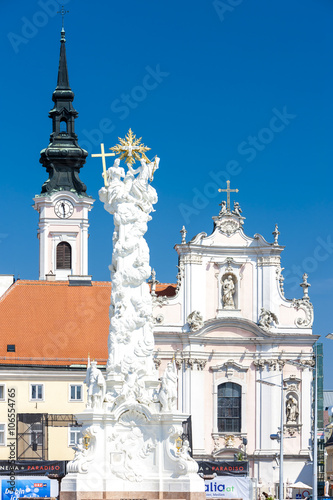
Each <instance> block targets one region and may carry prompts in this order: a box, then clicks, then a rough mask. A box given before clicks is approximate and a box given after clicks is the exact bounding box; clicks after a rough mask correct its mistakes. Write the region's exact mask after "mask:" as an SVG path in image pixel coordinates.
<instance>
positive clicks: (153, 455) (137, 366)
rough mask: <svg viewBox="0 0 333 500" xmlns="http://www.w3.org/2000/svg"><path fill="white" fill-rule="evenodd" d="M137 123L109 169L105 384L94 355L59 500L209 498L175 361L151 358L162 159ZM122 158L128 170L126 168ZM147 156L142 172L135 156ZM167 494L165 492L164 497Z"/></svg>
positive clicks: (104, 197)
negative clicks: (154, 217)
mask: <svg viewBox="0 0 333 500" xmlns="http://www.w3.org/2000/svg"><path fill="white" fill-rule="evenodd" d="M140 140H141V139H136V138H135V136H133V134H132V132H131V130H130V131H129V133H128V135H127V136H126V138H125V139H120V143H121V144H119V145H117V146H114V147H113V148H111V149H112V150H113V151H115V153H118V154H119V155H120V157H119V158H117V159H116V160H115V161H114V164H113V166H112V167H110V168H109V169H108V170H106V165H105V156H110V155H112V153H109V154H108V155H106V154H105V152H104V145H102V147H101V152H102V154H101V155H96V156H101V157H102V160H103V170H104V174H103V176H104V183H105V187H103V188H102V189H101V190H100V192H99V196H100V199H101V201H102V202H103V203H104V207H105V209H106V210H107V211H108V212H109V213H110V214H112V215H113V220H114V232H113V252H112V262H111V266H110V270H111V280H112V292H111V305H110V329H109V337H108V349H109V355H108V362H107V367H106V381H105V379H104V375H103V373H102V372H101V370H100V369H98V368H97V364H96V362H95V361H93V362H92V363H91V365H90V366H89V368H88V372H87V376H86V379H85V383H86V385H87V387H88V403H87V406H86V409H85V411H84V412H82V413H80V414H79V415H76V418H77V420H78V422H80V423H82V436H81V438H80V441H79V444H78V445H77V447H76V453H75V457H74V459H73V460H72V461H71V462H69V464H68V467H67V470H68V474H67V476H66V477H65V478H64V479H63V481H62V493H61V500H87V499H89V500H99V499H100V498H107V499H108V500H120V499H126V498H136V499H146V500H163V498H168V500H204V499H205V492H204V482H203V480H202V479H201V478H200V477H199V476H198V474H197V471H198V465H197V463H196V462H195V461H194V460H193V459H192V457H191V456H190V448H189V445H190V444H189V442H188V440H187V439H185V438H184V439H183V440H182V439H181V436H182V432H183V428H182V423H183V422H184V421H185V420H187V418H188V415H187V414H183V413H180V412H178V411H177V409H176V406H177V370H176V366H175V362H174V361H171V360H170V362H169V363H168V364H167V366H166V369H165V371H164V374H163V375H162V377H161V378H160V379H159V377H158V373H157V371H156V369H155V365H154V362H153V349H154V336H153V320H152V299H151V295H150V291H149V286H148V284H147V279H148V278H149V276H150V274H151V269H150V266H149V249H148V245H147V243H146V241H145V239H144V235H145V233H146V231H147V223H148V221H149V220H150V219H151V217H150V213H151V212H152V211H153V205H154V204H155V203H156V202H157V194H156V191H155V189H154V188H153V187H152V186H151V184H150V182H151V181H152V179H153V174H154V172H155V171H156V169H157V168H158V165H159V159H158V158H155V160H154V161H149V160H148V158H147V157H146V156H145V151H147V150H148V148H146V147H145V146H144V145H142V144H140ZM122 159H124V160H125V163H126V166H127V169H126V170H127V171H126V172H125V170H124V168H122V167H121V166H120V160H122ZM135 160H139V162H140V164H139V166H138V167H137V168H136V169H134V168H133V163H134V162H135ZM164 493H165V495H164Z"/></svg>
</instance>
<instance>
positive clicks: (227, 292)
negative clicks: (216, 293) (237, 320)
mask: <svg viewBox="0 0 333 500" xmlns="http://www.w3.org/2000/svg"><path fill="white" fill-rule="evenodd" d="M222 290H223V297H222V301H223V306H224V308H225V309H235V303H234V299H233V296H234V294H235V283H234V280H233V279H232V276H231V274H228V276H227V277H226V278H225V279H224V280H223V282H222Z"/></svg>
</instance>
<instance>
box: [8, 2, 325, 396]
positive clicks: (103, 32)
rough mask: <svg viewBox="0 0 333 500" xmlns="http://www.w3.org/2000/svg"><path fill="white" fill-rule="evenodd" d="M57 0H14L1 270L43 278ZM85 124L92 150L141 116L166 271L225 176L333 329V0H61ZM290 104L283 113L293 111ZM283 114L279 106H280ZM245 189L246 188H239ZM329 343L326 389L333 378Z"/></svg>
mask: <svg viewBox="0 0 333 500" xmlns="http://www.w3.org/2000/svg"><path fill="white" fill-rule="evenodd" d="M55 3H56V2H55V0H40V1H38V2H37V1H35V0H32V1H30V2H26V1H23V0H17V1H16V2H15V3H13V2H4V3H3V4H2V16H1V20H0V23H1V36H2V39H1V45H2V67H3V71H2V78H1V95H0V106H1V115H2V120H1V136H2V155H1V156H2V158H1V159H2V169H1V182H2V193H1V194H2V196H1V204H0V206H1V207H2V214H3V215H2V217H1V222H0V273H3V274H6V273H8V274H10V273H13V274H15V275H16V276H17V275H20V277H21V278H25V279H36V278H37V277H38V240H37V237H36V234H37V222H38V216H37V215H38V214H37V212H35V211H34V210H33V209H32V208H31V205H32V198H33V196H34V195H35V194H37V193H39V192H40V188H41V185H42V184H43V182H44V181H45V179H46V178H47V175H46V172H45V170H44V169H43V167H42V166H41V165H40V164H39V152H40V150H41V149H42V148H44V147H46V146H47V144H48V140H49V135H50V133H51V120H50V119H49V118H48V112H49V110H50V109H51V107H52V101H51V96H52V92H53V90H54V88H55V86H56V78H57V66H58V58H59V46H60V44H59V39H60V28H61V17H60V16H59V15H55V10H56V7H55ZM64 4H65V8H66V10H69V11H70V12H69V14H67V15H66V18H65V27H66V39H67V44H66V47H67V60H68V66H69V78H70V83H71V86H72V89H73V90H74V92H75V100H74V105H75V108H76V109H77V110H78V111H79V118H78V119H77V120H76V132H77V134H78V136H79V143H80V145H81V146H82V147H85V148H86V149H87V150H88V151H89V153H91V152H95V153H96V152H98V150H99V146H98V145H99V143H100V142H104V143H105V146H106V147H108V148H109V147H111V146H113V145H114V144H115V143H116V142H117V138H118V136H121V137H123V136H124V134H125V133H126V132H127V131H128V129H129V128H130V127H131V128H132V129H133V131H134V133H136V134H137V136H142V138H143V141H144V143H145V144H147V145H148V146H150V147H151V148H152V151H151V154H152V156H153V155H155V154H157V155H158V156H159V157H160V158H161V163H160V169H159V171H158V172H157V174H156V176H155V180H154V186H155V188H156V189H157V191H158V195H159V202H158V204H157V206H156V212H155V214H154V216H153V220H152V221H151V223H150V225H149V231H148V234H147V240H148V243H149V246H150V248H151V264H152V266H153V267H154V268H155V269H156V271H157V278H158V279H159V280H160V281H161V282H174V281H175V277H176V273H177V269H176V265H177V255H176V252H175V250H174V249H173V246H174V245H175V244H176V243H179V242H180V240H181V236H180V233H179V231H180V229H181V227H182V226H183V225H185V226H186V229H187V231H188V238H192V237H193V236H194V235H195V234H197V233H198V232H201V231H205V232H207V233H210V232H211V230H212V227H213V226H212V219H211V217H212V216H214V215H217V213H218V211H219V203H220V202H221V199H222V198H221V195H220V194H219V193H218V192H217V188H218V187H222V188H224V187H225V179H226V178H229V179H230V180H231V187H233V188H235V187H237V188H238V189H239V193H238V195H237V200H238V201H239V203H240V205H241V207H242V209H243V215H244V216H245V217H246V221H245V226H244V229H245V232H246V234H248V235H249V236H253V235H254V234H255V233H261V234H262V235H263V236H264V237H265V238H266V239H267V240H268V241H272V239H273V237H272V234H271V233H272V231H273V230H274V225H275V223H278V225H279V230H280V232H281V235H280V239H279V241H280V243H281V244H283V245H286V249H285V251H284V252H283V257H282V265H283V267H284V268H285V271H284V274H285V290H286V296H287V297H288V298H293V297H301V295H302V291H301V289H300V288H299V286H298V284H299V283H300V282H301V275H302V274H303V272H307V273H308V274H309V282H310V283H311V285H312V286H311V289H310V297H311V300H312V302H313V304H314V306H315V323H314V333H316V334H318V335H323V336H325V335H326V334H327V333H329V332H331V331H333V324H332V321H331V317H330V310H331V307H332V299H333V274H332V264H333V224H332V222H331V220H330V217H329V215H330V214H331V213H332V208H333V207H332V205H333V200H332V195H331V185H332V180H333V176H332V167H331V165H332V156H333V151H332V148H331V143H332V139H331V138H332V133H333V125H332V121H331V116H332V112H333V96H332V88H333V74H332V73H333V72H332V42H333V32H332V29H331V27H332V21H333V4H332V2H331V1H329V0H316V1H314V0H313V1H312V0H302V1H300V0H294V1H293V2H290V1H287V0H279V1H275V0H272V1H270V2H261V1H259V0H219V1H211V0H196V1H195V2H193V1H192V2H190V1H187V0H183V1H181V2H180V1H174V0H168V1H166V0H159V1H156V0H143V1H141V2H138V1H137V0H129V1H122V2H115V1H102V2H98V3H96V5H94V4H93V3H92V2H88V1H86V0H80V1H78V0H67V1H66V2H64ZM281 116H282V118H281ZM275 117H280V118H275ZM100 172H101V165H100V161H99V160H95V159H91V158H90V157H89V158H88V161H87V163H86V165H85V166H84V168H83V169H82V171H81V179H82V180H83V181H84V182H85V183H86V184H87V186H88V193H89V194H90V195H91V196H93V197H94V198H95V199H96V203H95V206H94V209H93V211H92V212H91V216H90V221H91V226H90V240H89V252H90V253H89V272H90V273H91V274H92V275H93V279H95V280H107V279H109V272H108V268H107V266H108V264H109V263H110V261H111V235H112V226H111V221H110V216H109V215H108V214H107V213H106V212H105V211H104V209H103V207H102V204H101V203H100V202H99V201H98V196H97V193H98V189H99V188H100V187H101V180H102V179H101V176H100ZM234 199H235V198H234ZM323 341H324V353H325V358H326V362H325V366H326V367H325V388H327V389H329V388H330V389H332V378H330V366H329V365H330V363H329V360H330V358H331V357H332V354H333V342H332V341H329V340H323Z"/></svg>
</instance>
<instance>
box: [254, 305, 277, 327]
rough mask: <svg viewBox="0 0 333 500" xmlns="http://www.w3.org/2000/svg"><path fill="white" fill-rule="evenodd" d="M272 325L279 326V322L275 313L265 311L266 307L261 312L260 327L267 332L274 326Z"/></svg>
mask: <svg viewBox="0 0 333 500" xmlns="http://www.w3.org/2000/svg"><path fill="white" fill-rule="evenodd" d="M272 323H276V324H278V323H279V321H278V319H277V317H276V315H275V314H274V313H272V312H271V311H268V309H265V308H264V307H262V308H261V310H260V316H259V323H258V324H259V326H260V327H261V328H262V329H263V330H266V331H267V332H268V331H269V329H270V328H271V326H272Z"/></svg>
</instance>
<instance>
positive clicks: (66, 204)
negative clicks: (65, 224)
mask: <svg viewBox="0 0 333 500" xmlns="http://www.w3.org/2000/svg"><path fill="white" fill-rule="evenodd" d="M73 212H74V205H73V203H71V202H70V201H68V200H58V201H57V203H56V204H55V207H54V213H55V214H56V216H57V217H59V218H60V219H69V217H71V215H73Z"/></svg>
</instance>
